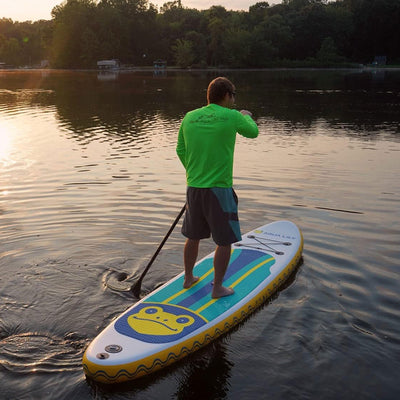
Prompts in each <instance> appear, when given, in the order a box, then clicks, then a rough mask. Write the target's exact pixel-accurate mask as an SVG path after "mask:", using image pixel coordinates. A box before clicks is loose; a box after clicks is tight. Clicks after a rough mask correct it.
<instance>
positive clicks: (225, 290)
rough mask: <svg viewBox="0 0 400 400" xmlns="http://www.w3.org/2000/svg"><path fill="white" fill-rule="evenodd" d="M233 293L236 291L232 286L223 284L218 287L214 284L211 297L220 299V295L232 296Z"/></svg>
mask: <svg viewBox="0 0 400 400" xmlns="http://www.w3.org/2000/svg"><path fill="white" fill-rule="evenodd" d="M233 293H235V291H234V290H233V289H232V288H230V287H225V286H221V287H219V288H218V289H217V288H215V286H214V288H213V291H212V294H211V297H212V298H213V299H219V298H220V297H226V296H231V295H232V294H233Z"/></svg>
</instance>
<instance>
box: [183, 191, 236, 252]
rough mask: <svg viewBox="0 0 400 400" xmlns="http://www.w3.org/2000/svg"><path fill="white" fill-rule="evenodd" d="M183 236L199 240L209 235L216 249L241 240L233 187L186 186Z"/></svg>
mask: <svg viewBox="0 0 400 400" xmlns="http://www.w3.org/2000/svg"><path fill="white" fill-rule="evenodd" d="M182 234H183V235H184V236H186V237H187V238H189V239H193V240H200V239H206V238H209V237H210V236H211V235H212V238H213V240H214V242H215V243H216V244H217V245H218V246H227V245H229V244H232V243H235V242H239V241H240V240H242V236H241V233H240V225H239V217H238V198H237V196H236V193H235V191H234V190H233V189H232V188H220V187H215V188H195V187H190V186H189V187H188V188H187V192H186V213H185V218H184V220H183V224H182Z"/></svg>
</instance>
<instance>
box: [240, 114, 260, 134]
mask: <svg viewBox="0 0 400 400" xmlns="http://www.w3.org/2000/svg"><path fill="white" fill-rule="evenodd" d="M238 115H239V118H238V127H237V131H238V133H239V134H240V135H242V136H244V137H247V138H256V137H257V136H258V126H257V124H256V123H255V121H254V120H253V118H252V117H251V116H252V115H253V114H252V113H251V112H250V111H247V110H241V111H240V113H239V114H238Z"/></svg>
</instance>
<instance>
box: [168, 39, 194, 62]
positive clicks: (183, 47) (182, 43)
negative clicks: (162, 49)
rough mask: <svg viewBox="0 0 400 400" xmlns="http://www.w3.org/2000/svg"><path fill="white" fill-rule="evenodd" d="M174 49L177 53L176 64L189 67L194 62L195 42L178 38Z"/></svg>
mask: <svg viewBox="0 0 400 400" xmlns="http://www.w3.org/2000/svg"><path fill="white" fill-rule="evenodd" d="M172 50H173V51H174V54H175V60H176V64H177V65H178V66H179V67H182V68H187V67H189V66H191V65H192V64H193V61H194V59H195V55H194V52H193V43H192V42H190V41H189V40H184V39H177V40H176V44H175V45H174V46H173V48H172Z"/></svg>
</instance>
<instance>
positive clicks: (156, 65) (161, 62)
mask: <svg viewBox="0 0 400 400" xmlns="http://www.w3.org/2000/svg"><path fill="white" fill-rule="evenodd" d="M153 66H154V69H165V68H167V62H166V61H165V60H156V61H154V62H153Z"/></svg>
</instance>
